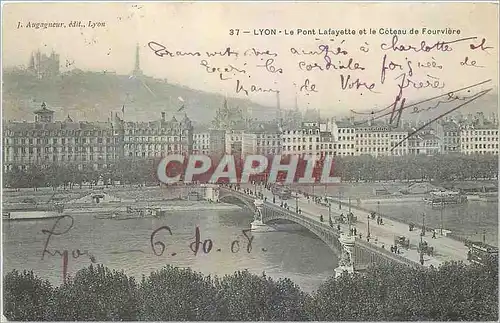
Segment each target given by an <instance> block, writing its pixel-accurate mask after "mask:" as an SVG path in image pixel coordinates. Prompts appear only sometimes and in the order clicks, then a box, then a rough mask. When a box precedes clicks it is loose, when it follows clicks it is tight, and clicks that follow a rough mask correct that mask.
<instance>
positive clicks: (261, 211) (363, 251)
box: [214, 186, 420, 273]
mask: <svg viewBox="0 0 500 323" xmlns="http://www.w3.org/2000/svg"><path fill="white" fill-rule="evenodd" d="M214 200H216V201H220V202H226V203H234V204H238V205H241V206H243V207H246V208H248V209H249V210H250V211H251V212H252V213H253V214H254V222H252V229H253V230H256V229H257V230H256V231H258V229H259V227H260V226H265V224H266V223H272V221H275V220H287V221H290V222H293V223H296V224H299V225H300V226H302V227H304V228H306V229H307V230H309V231H310V232H312V233H313V234H314V235H316V236H317V237H318V238H319V239H321V240H322V241H323V242H324V243H326V245H327V246H328V247H330V248H331V249H332V250H333V252H334V253H335V254H336V255H340V267H339V268H340V269H339V268H338V269H336V272H337V273H340V272H342V271H348V272H352V271H353V270H362V269H364V268H366V267H368V266H369V265H371V264H395V263H396V264H403V265H407V266H412V267H419V266H420V264H419V263H416V262H413V261H411V260H410V259H407V258H404V257H402V256H400V255H397V254H395V253H392V252H390V251H388V250H386V249H383V248H381V247H378V246H375V245H372V244H370V243H368V242H366V241H363V240H362V239H359V238H357V237H353V236H348V235H345V234H341V233H340V232H339V231H338V230H337V228H332V227H330V226H329V224H327V223H323V222H320V221H319V220H317V219H313V218H311V217H307V216H304V215H302V214H297V213H296V212H294V211H293V210H287V209H285V208H283V207H280V206H279V205H276V204H274V203H272V202H270V201H262V200H260V199H256V198H255V196H252V195H249V194H245V193H244V192H243V191H242V190H235V189H231V188H229V187H225V186H220V187H219V188H218V189H216V190H214Z"/></svg>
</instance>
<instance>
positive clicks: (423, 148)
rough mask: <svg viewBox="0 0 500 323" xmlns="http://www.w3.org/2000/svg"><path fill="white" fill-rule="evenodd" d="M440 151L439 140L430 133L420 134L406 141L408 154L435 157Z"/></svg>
mask: <svg viewBox="0 0 500 323" xmlns="http://www.w3.org/2000/svg"><path fill="white" fill-rule="evenodd" d="M440 151H441V145H440V139H439V137H437V136H436V135H435V134H433V133H432V132H429V131H427V132H421V133H416V134H414V135H412V136H411V137H410V138H409V140H408V154H410V155H427V156H432V155H437V154H439V153H440Z"/></svg>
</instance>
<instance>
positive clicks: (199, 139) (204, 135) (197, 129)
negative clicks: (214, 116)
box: [193, 125, 210, 155]
mask: <svg viewBox="0 0 500 323" xmlns="http://www.w3.org/2000/svg"><path fill="white" fill-rule="evenodd" d="M209 153H210V129H208V127H207V126H205V125H196V126H194V130H193V154H203V155H208V154H209Z"/></svg>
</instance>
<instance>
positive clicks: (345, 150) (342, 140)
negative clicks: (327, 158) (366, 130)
mask: <svg viewBox="0 0 500 323" xmlns="http://www.w3.org/2000/svg"><path fill="white" fill-rule="evenodd" d="M327 124H328V127H327V128H328V129H329V130H330V131H331V133H332V136H333V141H334V143H335V144H336V146H335V148H334V149H335V151H336V155H337V156H354V154H355V151H356V150H355V147H354V146H355V144H356V129H355V125H354V122H353V121H352V120H350V121H336V120H330V121H329V122H328V123H327Z"/></svg>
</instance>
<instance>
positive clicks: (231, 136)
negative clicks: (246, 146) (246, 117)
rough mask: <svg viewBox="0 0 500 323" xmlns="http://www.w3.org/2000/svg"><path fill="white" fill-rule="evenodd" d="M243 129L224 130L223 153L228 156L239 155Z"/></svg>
mask: <svg viewBox="0 0 500 323" xmlns="http://www.w3.org/2000/svg"><path fill="white" fill-rule="evenodd" d="M244 132H245V130H244V129H243V128H237V129H231V130H226V132H225V138H224V139H225V140H224V141H225V147H226V149H225V152H226V154H229V155H241V153H242V144H243V133H244Z"/></svg>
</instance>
